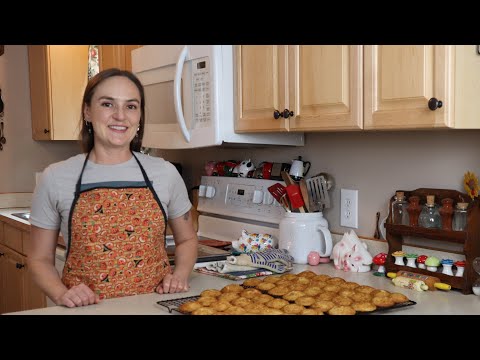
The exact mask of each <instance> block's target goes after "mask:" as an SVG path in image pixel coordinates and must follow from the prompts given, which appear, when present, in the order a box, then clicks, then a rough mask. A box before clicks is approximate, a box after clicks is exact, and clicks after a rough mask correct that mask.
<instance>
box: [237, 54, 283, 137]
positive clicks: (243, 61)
mask: <svg viewBox="0 0 480 360" xmlns="http://www.w3.org/2000/svg"><path fill="white" fill-rule="evenodd" d="M287 55H288V54H287V46H284V45H280V46H277V45H240V46H235V64H236V66H235V69H236V71H235V83H236V93H237V94H236V95H237V96H236V101H237V106H236V109H237V115H236V121H235V131H237V132H265V131H287V130H288V120H286V119H284V118H283V117H280V118H279V119H275V118H274V115H273V114H274V112H275V111H276V110H277V111H279V112H281V111H283V110H284V109H285V108H286V106H287V101H286V95H287V94H286V92H287V87H286V86H287V84H286V81H287V78H286V76H287Z"/></svg>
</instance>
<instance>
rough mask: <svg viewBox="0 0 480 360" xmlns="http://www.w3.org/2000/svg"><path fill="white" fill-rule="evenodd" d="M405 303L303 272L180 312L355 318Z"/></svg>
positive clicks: (213, 296)
mask: <svg viewBox="0 0 480 360" xmlns="http://www.w3.org/2000/svg"><path fill="white" fill-rule="evenodd" d="M407 301H408V298H407V297H406V296H405V295H403V294H401V293H390V292H388V291H385V290H379V289H375V288H373V287H371V286H366V285H360V284H357V283H355V282H347V281H345V280H344V279H342V278H339V277H330V276H328V275H318V274H316V273H314V272H312V271H303V272H301V273H299V274H283V275H272V276H267V277H265V278H263V279H259V278H251V279H247V280H245V281H244V282H243V284H242V285H238V284H231V285H227V286H225V287H224V288H222V289H221V290H215V289H208V290H205V291H203V292H202V293H201V294H200V297H199V298H198V300H195V301H191V302H188V303H185V304H182V305H181V306H180V307H179V311H181V312H183V313H188V314H192V315H227V314H228V315H246V314H254V315H287V314H293V315H323V314H329V315H355V314H358V313H367V312H372V311H375V310H377V309H379V308H389V307H393V306H395V305H396V304H399V303H405V302H407Z"/></svg>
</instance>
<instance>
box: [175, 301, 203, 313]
mask: <svg viewBox="0 0 480 360" xmlns="http://www.w3.org/2000/svg"><path fill="white" fill-rule="evenodd" d="M201 307H203V305H202V304H200V303H199V302H197V301H189V302H186V303H183V304H181V305H180V306H179V307H178V310H179V311H180V312H182V313H191V312H192V311H194V310H197V309H200V308H201Z"/></svg>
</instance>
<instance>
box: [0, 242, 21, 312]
mask: <svg viewBox="0 0 480 360" xmlns="http://www.w3.org/2000/svg"><path fill="white" fill-rule="evenodd" d="M0 254H3V256H0V274H1V275H0V276H1V285H0V289H1V294H0V312H1V313H6V312H12V311H21V310H23V309H24V306H23V289H24V284H23V280H24V268H22V266H23V265H24V257H23V256H21V255H19V254H17V253H15V252H14V251H12V250H10V249H9V248H7V247H6V246H3V245H0Z"/></svg>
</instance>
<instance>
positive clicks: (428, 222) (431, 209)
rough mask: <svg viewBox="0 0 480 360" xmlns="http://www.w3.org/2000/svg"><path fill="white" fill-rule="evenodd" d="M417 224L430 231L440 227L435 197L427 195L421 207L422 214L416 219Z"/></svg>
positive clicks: (440, 220) (440, 222)
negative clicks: (425, 201)
mask: <svg viewBox="0 0 480 360" xmlns="http://www.w3.org/2000/svg"><path fill="white" fill-rule="evenodd" d="M418 224H419V225H420V226H421V227H424V228H430V229H440V228H441V227H442V219H441V217H440V213H439V212H438V206H437V205H435V195H427V203H426V204H425V205H424V206H423V209H422V212H421V213H420V216H419V217H418Z"/></svg>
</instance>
